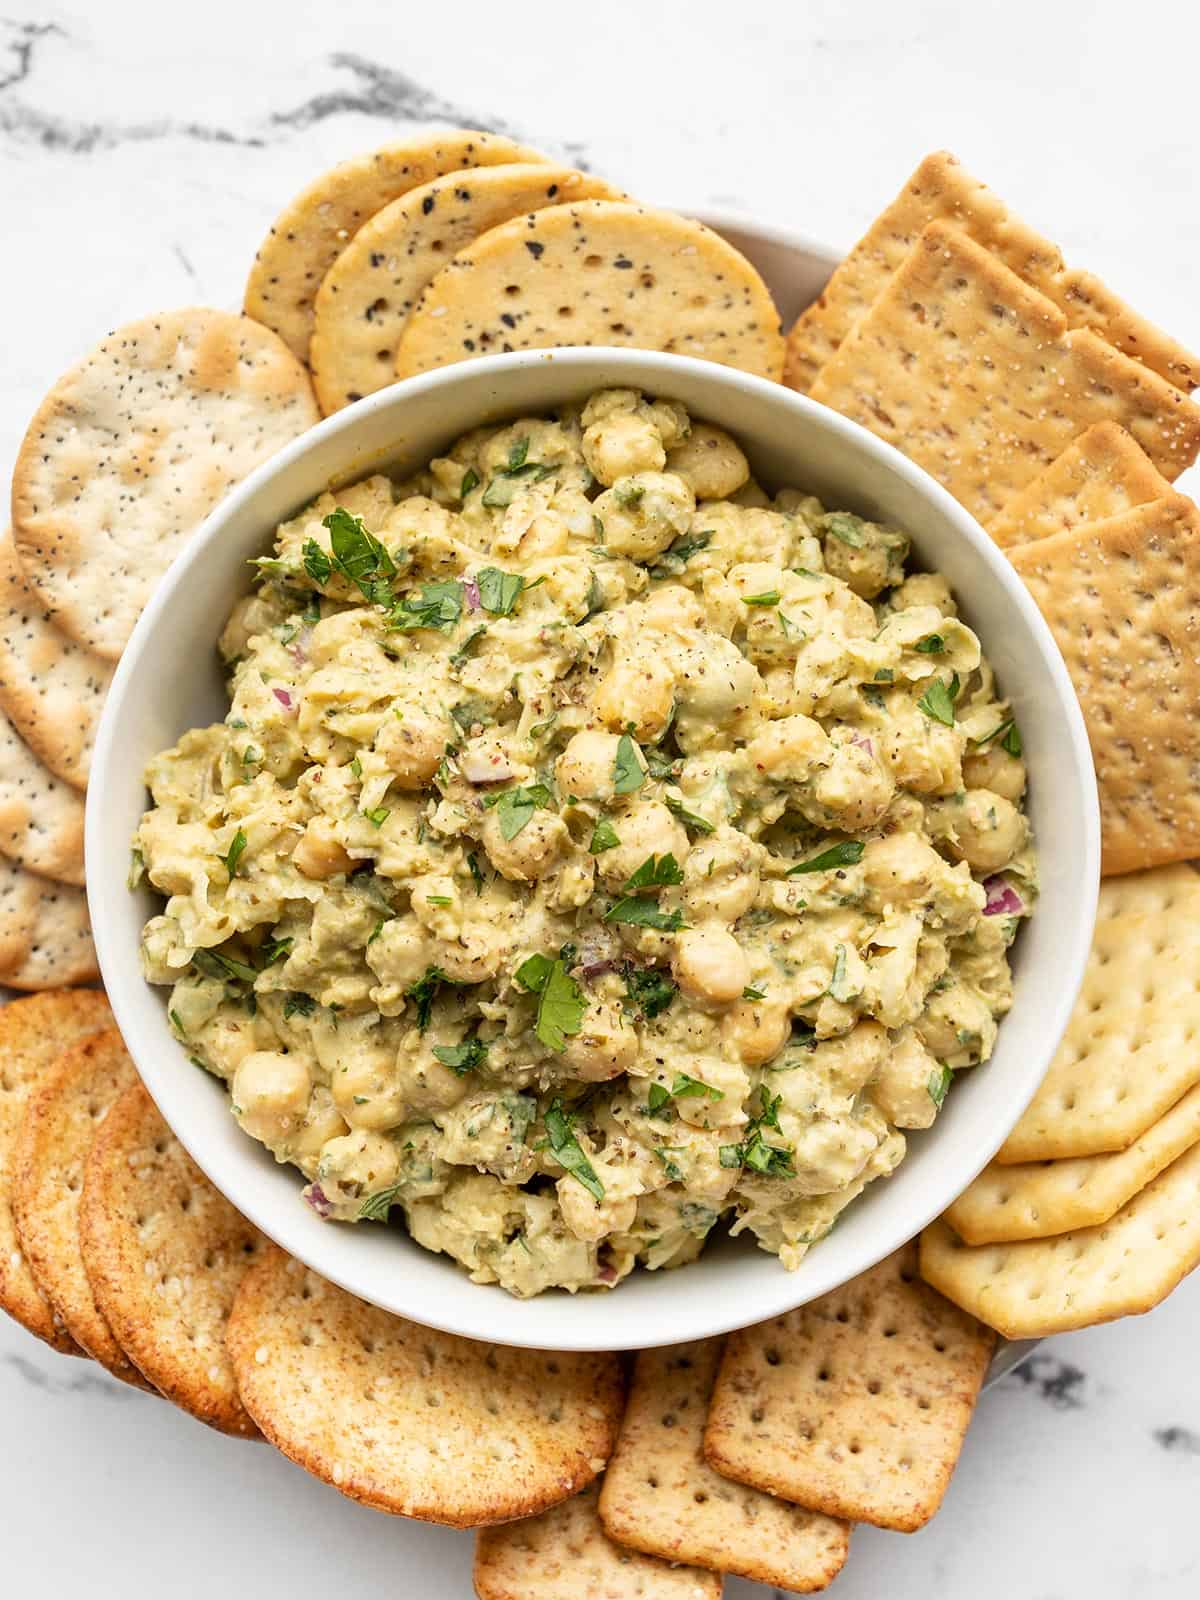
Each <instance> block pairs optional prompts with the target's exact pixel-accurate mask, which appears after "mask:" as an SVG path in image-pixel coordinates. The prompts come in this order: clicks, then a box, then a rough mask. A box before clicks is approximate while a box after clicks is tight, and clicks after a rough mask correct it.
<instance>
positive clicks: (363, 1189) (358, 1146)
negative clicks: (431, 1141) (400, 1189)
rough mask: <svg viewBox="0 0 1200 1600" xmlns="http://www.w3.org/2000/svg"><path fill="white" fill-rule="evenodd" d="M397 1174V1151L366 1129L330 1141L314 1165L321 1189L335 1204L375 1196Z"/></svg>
mask: <svg viewBox="0 0 1200 1600" xmlns="http://www.w3.org/2000/svg"><path fill="white" fill-rule="evenodd" d="M399 1173H400V1152H399V1151H398V1150H397V1149H396V1146H395V1145H394V1144H393V1143H392V1141H391V1140H390V1139H388V1138H386V1137H385V1136H384V1135H383V1134H381V1133H373V1132H372V1131H371V1130H370V1129H369V1128H352V1129H351V1131H350V1132H349V1133H344V1134H342V1135H340V1137H338V1138H336V1139H330V1141H329V1143H328V1144H327V1145H326V1146H325V1148H324V1149H323V1150H322V1151H321V1159H320V1162H319V1164H318V1166H317V1177H318V1178H319V1179H320V1182H321V1188H322V1189H323V1190H324V1191H325V1196H326V1198H327V1199H328V1200H329V1201H330V1202H331V1203H332V1204H334V1205H345V1204H347V1203H348V1202H349V1201H351V1200H358V1199H361V1198H362V1197H363V1196H365V1195H369V1194H378V1193H379V1191H380V1190H381V1189H386V1188H388V1187H389V1186H390V1185H391V1184H393V1183H395V1181H396V1179H397V1177H398V1176H399Z"/></svg>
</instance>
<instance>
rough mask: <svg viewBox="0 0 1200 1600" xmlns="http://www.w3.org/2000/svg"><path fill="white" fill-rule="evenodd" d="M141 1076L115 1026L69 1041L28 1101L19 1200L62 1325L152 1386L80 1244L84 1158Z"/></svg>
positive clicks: (17, 1152) (21, 1134)
mask: <svg viewBox="0 0 1200 1600" xmlns="http://www.w3.org/2000/svg"><path fill="white" fill-rule="evenodd" d="M137 1081H138V1077H137V1069H136V1067H135V1066H134V1064H133V1062H132V1061H131V1060H130V1058H129V1052H128V1051H127V1050H126V1049H125V1046H124V1044H123V1043H122V1040H121V1035H120V1033H119V1032H118V1031H117V1029H116V1028H108V1029H106V1030H105V1031H104V1032H103V1033H94V1034H91V1035H89V1036H88V1037H87V1038H85V1039H81V1040H79V1041H78V1042H77V1043H75V1044H73V1045H70V1046H68V1048H67V1049H66V1050H65V1051H64V1052H63V1054H62V1055H61V1056H59V1058H58V1060H57V1061H56V1062H54V1064H53V1065H52V1066H51V1067H50V1069H49V1071H47V1072H45V1073H44V1074H43V1075H42V1077H41V1078H40V1079H39V1081H38V1084H37V1087H36V1089H35V1090H34V1093H33V1095H32V1097H31V1098H30V1101H29V1104H28V1105H27V1106H26V1107H25V1114H24V1116H23V1118H22V1119H21V1126H20V1129H19V1130H18V1133H17V1139H16V1143H15V1145H14V1148H13V1154H12V1169H13V1193H12V1205H13V1216H14V1218H15V1221H16V1226H17V1236H18V1238H19V1240H20V1244H21V1250H22V1252H23V1253H24V1256H25V1259H26V1261H27V1262H28V1263H29V1270H30V1271H31V1272H32V1274H33V1277H34V1281H35V1282H36V1284H37V1286H38V1288H39V1289H40V1290H41V1291H42V1293H43V1294H44V1295H45V1297H46V1299H47V1300H48V1301H49V1302H50V1305H51V1306H52V1307H53V1309H54V1312H55V1314H56V1316H57V1318H58V1320H59V1321H60V1322H61V1323H62V1325H63V1327H65V1328H66V1330H67V1332H68V1333H69V1334H70V1335H71V1337H72V1339H74V1340H75V1342H76V1344H78V1345H80V1346H82V1348H83V1349H84V1350H86V1351H87V1353H88V1355H90V1356H92V1357H93V1358H94V1359H95V1360H96V1361H99V1362H100V1364H101V1366H104V1367H107V1368H108V1370H109V1372H111V1373H112V1374H113V1375H114V1377H117V1378H123V1379H124V1380H125V1382H126V1383H131V1384H133V1385H134V1386H135V1387H136V1388H140V1389H149V1388H150V1385H149V1384H148V1383H147V1382H146V1380H145V1378H143V1377H142V1375H141V1373H140V1372H139V1371H138V1370H137V1368H136V1367H135V1366H133V1364H132V1363H131V1362H130V1360H129V1357H128V1356H127V1355H126V1354H125V1352H124V1350H122V1349H121V1347H120V1345H119V1344H118V1343H117V1341H116V1340H115V1339H114V1338H113V1335H112V1329H111V1328H110V1327H109V1325H108V1323H107V1322H106V1321H105V1320H104V1317H103V1315H102V1314H101V1312H100V1311H99V1309H98V1308H97V1305H96V1302H95V1300H94V1299H93V1297H92V1287H91V1284H90V1283H89V1282H88V1277H87V1273H86V1271H85V1270H84V1266H83V1254H82V1252H81V1250H80V1248H79V1197H80V1194H81V1192H82V1189H83V1168H84V1162H85V1161H86V1159H87V1154H88V1151H89V1150H90V1149H91V1147H92V1140H93V1139H94V1138H95V1136H96V1131H97V1128H98V1127H99V1125H100V1122H101V1120H102V1119H103V1117H104V1116H105V1115H106V1114H107V1112H108V1109H109V1107H110V1106H111V1105H112V1103H113V1101H114V1100H115V1099H116V1098H117V1096H118V1095H119V1094H121V1093H122V1092H123V1091H124V1090H125V1089H127V1088H128V1087H129V1085H130V1084H131V1083H136V1082H137Z"/></svg>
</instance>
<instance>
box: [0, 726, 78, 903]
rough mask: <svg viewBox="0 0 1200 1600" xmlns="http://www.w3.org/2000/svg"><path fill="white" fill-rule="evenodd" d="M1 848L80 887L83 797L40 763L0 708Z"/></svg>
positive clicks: (15, 858)
mask: <svg viewBox="0 0 1200 1600" xmlns="http://www.w3.org/2000/svg"><path fill="white" fill-rule="evenodd" d="M0 852H3V854H4V855H5V856H7V858H8V859H9V860H10V861H14V862H16V863H17V864H18V865H19V866H22V867H28V868H29V870H30V871H31V872H36V873H38V874H39V875H40V876H42V877H44V878H53V879H55V881H56V882H58V883H71V884H74V885H75V886H76V887H77V888H82V887H83V797H82V796H81V795H80V793H79V791H78V790H77V789H74V788H72V787H71V785H70V784H69V783H64V782H63V781H62V779H61V778H56V777H55V776H54V774H53V773H52V772H51V771H50V770H49V768H47V767H44V766H43V765H42V763H41V762H40V761H39V760H38V758H37V756H35V755H34V753H33V751H32V750H31V749H30V748H29V746H28V745H27V744H26V743H25V741H24V739H22V738H21V735H20V734H19V733H18V732H17V730H16V729H15V728H14V727H13V725H12V722H11V721H10V720H9V718H8V716H7V715H6V713H5V712H4V711H3V709H0Z"/></svg>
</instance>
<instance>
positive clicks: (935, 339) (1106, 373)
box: [811, 222, 1200, 524]
mask: <svg viewBox="0 0 1200 1600" xmlns="http://www.w3.org/2000/svg"><path fill="white" fill-rule="evenodd" d="M811 393H812V398H813V399H814V400H819V401H821V402H822V403H823V404H825V405H828V406H832V407H833V409H834V410H835V411H840V412H842V414H843V415H844V416H848V417H851V418H853V420H854V421H856V422H860V423H862V424H863V426H864V427H867V428H870V429H871V431H872V432H873V433H877V434H879V435H880V437H881V438H884V439H886V440H887V441H888V442H889V443H890V444H893V445H895V446H896V448H897V449H899V450H901V451H902V452H903V453H904V454H905V455H906V456H908V457H909V458H910V459H911V460H913V461H916V462H917V463H918V464H919V465H920V466H923V467H924V468H925V469H926V470H927V471H928V472H930V473H932V474H933V476H934V477H935V478H937V479H939V480H940V481H941V482H942V483H943V484H944V485H945V486H946V488H947V489H949V491H950V492H951V494H953V495H955V496H956V497H957V498H958V499H959V500H960V501H961V502H962V504H963V505H964V506H966V508H967V509H968V510H969V511H971V512H973V513H974V515H976V516H977V517H978V518H979V519H980V521H982V522H984V523H985V524H986V523H987V522H989V521H990V520H991V519H992V518H993V517H995V516H997V515H998V514H999V513H1000V512H1002V511H1003V509H1004V507H1005V505H1006V503H1007V502H1008V501H1009V500H1010V499H1011V498H1012V497H1013V496H1014V495H1016V494H1018V493H1019V492H1020V491H1021V490H1022V489H1024V488H1025V487H1026V486H1027V485H1028V484H1029V483H1030V482H1031V481H1032V479H1033V478H1035V477H1036V476H1037V475H1038V473H1039V472H1041V471H1042V469H1043V468H1044V467H1046V466H1048V465H1049V464H1050V462H1051V461H1053V460H1054V458H1055V457H1056V456H1058V455H1061V454H1062V452H1063V450H1065V449H1066V447H1067V446H1068V445H1069V444H1070V443H1072V441H1073V440H1074V439H1076V438H1077V437H1078V436H1079V434H1081V433H1083V432H1084V430H1085V429H1086V428H1088V427H1090V426H1091V424H1092V423H1094V422H1104V421H1110V422H1117V423H1120V424H1121V425H1122V426H1123V427H1124V428H1126V429H1127V430H1128V431H1129V432H1130V433H1131V434H1132V435H1133V436H1134V438H1135V439H1136V440H1137V441H1138V443H1139V444H1140V445H1141V446H1142V448H1143V450H1145V452H1146V454H1147V455H1148V456H1149V457H1150V459H1151V460H1152V461H1153V462H1154V464H1155V466H1156V467H1157V468H1158V469H1159V471H1160V472H1161V473H1162V474H1163V475H1164V477H1166V478H1168V479H1170V480H1171V481H1172V482H1173V481H1174V479H1175V478H1177V477H1178V476H1179V474H1180V473H1181V472H1182V471H1183V470H1184V468H1185V467H1188V466H1190V465H1191V463H1192V462H1193V461H1194V460H1195V459H1196V455H1197V452H1200V408H1198V407H1196V406H1194V405H1193V404H1192V403H1191V401H1189V400H1188V399H1187V398H1186V396H1185V395H1183V394H1182V393H1181V392H1180V391H1179V390H1178V389H1176V388H1174V387H1172V385H1171V384H1169V383H1168V382H1167V381H1166V380H1165V379H1164V378H1160V377H1159V376H1158V375H1157V374H1156V373H1154V372H1151V371H1150V370H1149V369H1148V368H1147V367H1143V366H1141V365H1140V364H1139V363H1138V362H1136V361H1131V360H1130V359H1129V357H1128V356H1124V355H1122V354H1121V352H1120V351H1118V350H1114V349H1113V348H1112V346H1111V345H1107V344H1105V343H1104V341H1103V340H1102V339H1098V338H1097V337H1096V335H1095V334H1093V333H1090V332H1088V331H1087V330H1084V329H1068V326H1067V321H1066V318H1065V317H1064V316H1063V314H1062V312H1061V311H1060V310H1059V309H1058V307H1057V306H1056V305H1054V304H1053V302H1052V301H1050V300H1048V299H1047V298H1046V297H1045V295H1042V294H1039V293H1038V292H1037V290H1036V289H1031V288H1030V287H1029V285H1028V284H1026V283H1025V282H1024V281H1023V280H1022V279H1021V278H1019V277H1018V276H1017V275H1016V273H1014V272H1011V271H1010V270H1009V269H1008V268H1007V267H1006V266H1005V265H1004V264H1003V262H1001V261H999V260H998V259H997V257H995V256H993V255H990V254H989V253H988V251H986V250H985V249H983V248H982V246H980V245H978V244H976V243H975V242H974V240H972V239H970V238H968V237H967V235H966V234H965V233H961V232H959V231H958V230H957V229H955V228H952V227H949V226H948V225H947V224H946V223H943V222H934V223H931V224H930V225H929V226H928V227H927V228H926V229H925V231H924V232H923V233H922V234H921V236H920V237H919V239H918V240H917V242H916V244H915V245H914V246H913V248H912V250H911V251H910V252H909V254H908V256H907V257H906V258H905V260H904V262H903V264H902V266H901V267H900V270H899V271H898V272H897V273H896V274H895V275H894V276H893V277H892V278H891V280H890V281H889V283H888V285H887V287H886V289H885V290H884V291H883V293H882V294H881V295H880V296H879V298H878V299H877V300H876V301H875V304H874V305H873V306H872V307H871V309H870V311H869V312H867V314H866V315H865V316H864V317H863V318H862V320H861V321H860V322H859V323H858V324H857V325H856V327H855V328H854V331H853V332H852V333H851V334H850V336H849V337H848V338H847V339H846V340H845V342H844V343H843V344H842V346H841V348H840V349H839V350H838V352H837V354H836V355H835V356H833V358H832V359H831V360H830V361H829V362H828V363H827V364H826V365H825V366H824V367H823V368H822V369H821V372H820V374H819V376H818V377H817V379H816V381H815V382H814V383H813V386H812V390H811Z"/></svg>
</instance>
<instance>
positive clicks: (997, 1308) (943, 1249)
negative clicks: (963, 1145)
mask: <svg viewBox="0 0 1200 1600" xmlns="http://www.w3.org/2000/svg"><path fill="white" fill-rule="evenodd" d="M1198 1265H1200V1144H1195V1145H1193V1146H1192V1148H1191V1149H1190V1150H1188V1151H1187V1152H1186V1153H1185V1154H1184V1155H1182V1156H1180V1157H1179V1159H1178V1160H1177V1161H1175V1162H1173V1163H1172V1164H1171V1165H1170V1166H1169V1167H1168V1168H1167V1169H1166V1171H1165V1172H1162V1173H1160V1174H1159V1176H1158V1177H1157V1178H1155V1180H1154V1182H1153V1183H1151V1184H1148V1185H1147V1187H1146V1188H1145V1189H1143V1190H1142V1191H1141V1193H1140V1194H1136V1195H1134V1197H1133V1199H1132V1200H1130V1201H1129V1203H1128V1204H1127V1205H1125V1206H1123V1207H1122V1208H1121V1210H1120V1211H1118V1212H1117V1214H1116V1215H1115V1216H1114V1217H1112V1218H1111V1219H1110V1220H1109V1221H1108V1222H1104V1223H1101V1224H1100V1226H1099V1227H1098V1228H1081V1229H1077V1230H1075V1231H1074V1232H1071V1233H1060V1234H1057V1235H1055V1237H1054V1238H1052V1239H1023V1240H1020V1241H1018V1242H1016V1243H1012V1244H985V1245H969V1244H964V1243H963V1242H962V1241H961V1240H960V1239H959V1238H958V1236H957V1234H955V1232H954V1230H953V1229H952V1228H951V1227H950V1226H949V1225H948V1224H947V1223H945V1222H943V1221H941V1220H939V1221H937V1222H935V1223H933V1225H932V1226H931V1227H928V1228H926V1230H925V1232H924V1234H923V1235H922V1237H921V1272H922V1274H923V1275H924V1277H925V1279H926V1281H927V1282H928V1283H931V1284H933V1285H934V1287H935V1288H937V1289H940V1290H941V1292H942V1294H944V1295H946V1296H947V1297H948V1298H949V1299H951V1300H953V1301H954V1302H955V1304H956V1305H959V1306H961V1307H962V1308H963V1309H964V1310H965V1311H969V1312H971V1313H972V1314H973V1315H974V1316H977V1317H980V1318H982V1319H983V1320H985V1321H986V1322H988V1323H990V1324H991V1326H992V1327H993V1328H996V1329H997V1330H998V1331H999V1332H1000V1333H1002V1334H1003V1335H1004V1336H1005V1338H1007V1339H1041V1338H1045V1337H1046V1336H1047V1335H1048V1334H1051V1333H1066V1332H1067V1331H1068V1330H1070V1329H1072V1328H1090V1327H1092V1326H1093V1325H1094V1324H1095V1323H1097V1322H1111V1321H1113V1320H1114V1319H1115V1318H1116V1317H1127V1316H1135V1315H1137V1314H1138V1313H1139V1312H1142V1311H1150V1310H1151V1309H1152V1308H1153V1307H1154V1306H1156V1305H1158V1304H1159V1303H1160V1301H1162V1300H1165V1299H1166V1297H1167V1295H1169V1294H1170V1292H1171V1290H1172V1289H1174V1288H1175V1286H1176V1285H1177V1284H1178V1283H1179V1282H1180V1280H1181V1279H1182V1278H1184V1277H1186V1275H1187V1274H1188V1273H1189V1272H1190V1271H1191V1270H1192V1268H1193V1267H1195V1266H1198Z"/></svg>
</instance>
